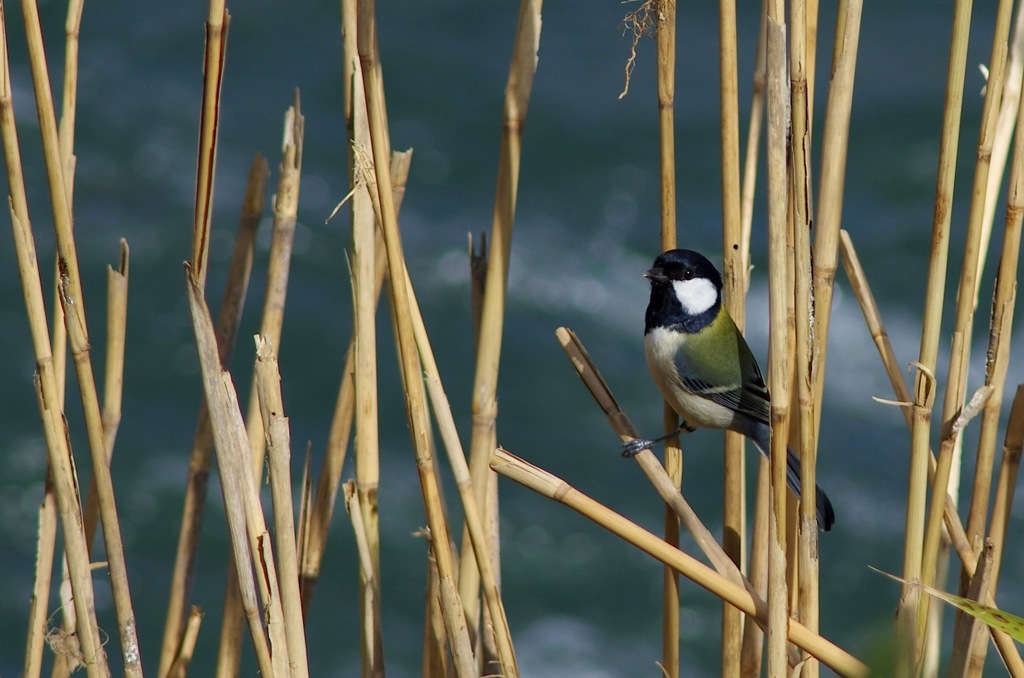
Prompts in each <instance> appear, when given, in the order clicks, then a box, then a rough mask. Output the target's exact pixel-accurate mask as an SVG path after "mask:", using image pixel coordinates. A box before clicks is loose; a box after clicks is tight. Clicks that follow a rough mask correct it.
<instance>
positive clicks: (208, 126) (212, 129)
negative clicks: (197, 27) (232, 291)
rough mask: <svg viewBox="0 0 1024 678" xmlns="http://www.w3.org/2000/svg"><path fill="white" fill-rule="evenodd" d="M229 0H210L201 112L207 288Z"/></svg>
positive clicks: (195, 225)
mask: <svg viewBox="0 0 1024 678" xmlns="http://www.w3.org/2000/svg"><path fill="white" fill-rule="evenodd" d="M225 4H226V3H225V0H210V5H209V13H208V15H207V18H206V48H205V58H204V60H203V103H202V106H201V108H200V113H199V153H198V160H197V163H198V164H197V167H196V203H195V212H194V215H193V219H192V259H191V261H192V268H193V270H194V271H195V278H196V282H198V283H199V286H200V287H205V286H206V262H207V259H208V258H209V254H210V224H211V219H212V218H213V181H214V176H215V175H216V168H217V133H218V131H219V123H220V92H221V84H222V83H223V78H224V60H225V55H226V54H227V48H228V26H229V25H230V23H231V15H230V14H228V11H227V9H225Z"/></svg>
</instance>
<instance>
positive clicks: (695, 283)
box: [672, 278, 718, 315]
mask: <svg viewBox="0 0 1024 678" xmlns="http://www.w3.org/2000/svg"><path fill="white" fill-rule="evenodd" d="M672 287H673V289H675V292H676V299H678V300H679V303H680V304H682V305H683V310H684V311H686V312H687V313H689V314H690V315H700V314H701V313H703V312H704V311H706V310H708V309H709V308H711V307H712V306H714V305H715V302H716V301H718V290H717V289H715V286H714V284H712V282H711V281H710V280H708V279H707V278H692V279H690V280H674V281H672Z"/></svg>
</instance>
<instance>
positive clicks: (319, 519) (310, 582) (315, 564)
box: [301, 76, 412, 612]
mask: <svg viewBox="0 0 1024 678" xmlns="http://www.w3.org/2000/svg"><path fill="white" fill-rule="evenodd" d="M360 77H361V76H360ZM411 162H412V151H411V150H409V151H395V152H393V153H392V154H391V181H392V191H393V193H394V199H395V209H396V210H399V209H401V206H402V198H403V197H404V195H405V183H406V181H407V179H408V177H409V167H410V164H411ZM370 197H371V200H372V198H373V194H372V192H371V195H370ZM374 248H375V249H374V256H375V261H374V276H375V278H374V295H375V296H374V298H375V300H376V302H377V303H379V301H380V293H381V290H382V289H383V286H384V276H385V274H386V273H387V252H386V251H385V249H384V240H383V238H382V236H381V234H380V229H377V233H376V235H375V243H374ZM354 361H355V336H354V335H353V336H352V337H350V338H349V345H348V350H347V351H346V352H345V362H344V367H343V368H342V373H341V382H340V384H339V386H338V397H337V399H336V401H335V406H334V415H333V417H332V418H331V428H330V431H329V432H328V434H327V449H326V452H325V454H324V460H323V463H322V465H321V467H320V476H319V478H320V480H319V482H318V483H317V488H316V497H315V499H314V500H313V505H312V510H311V512H310V517H309V532H308V536H307V538H306V539H305V540H304V542H303V549H302V573H301V576H302V605H303V609H304V610H306V611H307V612H308V610H309V604H310V602H311V601H312V597H313V593H314V591H315V589H316V581H317V579H318V578H319V576H320V566H321V564H322V562H323V554H324V550H325V548H326V545H327V537H328V528H329V527H330V524H331V517H332V516H333V515H334V504H335V501H336V499H337V496H338V488H339V487H340V484H341V471H342V468H343V467H344V465H345V456H346V452H347V450H348V447H347V446H348V439H349V434H350V433H351V431H352V423H353V420H354V416H355V362H354Z"/></svg>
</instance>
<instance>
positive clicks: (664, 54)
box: [655, 0, 683, 678]
mask: <svg viewBox="0 0 1024 678" xmlns="http://www.w3.org/2000/svg"><path fill="white" fill-rule="evenodd" d="M655 40H656V43H657V53H658V58H657V62H656V63H657V78H658V133H659V140H660V144H659V149H660V151H659V157H660V160H661V168H660V172H659V176H660V178H661V191H660V193H661V222H660V223H661V249H662V251H665V250H670V249H675V247H676V233H677V227H676V152H675V143H676V142H675V138H676V137H675V91H676V87H675V78H676V0H663V1H662V2H659V3H658V11H657V32H656V33H655ZM662 412H663V419H664V424H665V427H664V428H665V430H666V431H671V430H673V429H674V428H676V427H677V426H678V425H679V415H678V414H677V413H676V412H675V410H673V409H672V406H671V405H669V404H668V403H667V402H666V403H663V405H662ZM664 447H665V469H666V471H667V472H668V475H669V477H670V478H671V479H672V482H673V483H674V484H675V485H676V486H677V487H678V486H680V485H681V484H682V482H683V450H682V448H681V447H680V445H679V437H678V436H670V437H669V438H667V439H666V440H665V445H664ZM665 541H666V542H668V543H669V544H673V545H676V546H678V545H679V518H678V517H677V516H676V514H675V512H674V511H672V509H671V507H669V506H666V507H665ZM662 586H663V588H662V604H661V609H662V621H661V636H662V641H661V670H662V671H663V672H664V674H665V675H666V676H667V677H669V678H675V677H676V676H678V675H679V575H678V574H677V573H676V572H675V570H673V569H672V568H670V567H666V568H665V569H664V573H663V585H662Z"/></svg>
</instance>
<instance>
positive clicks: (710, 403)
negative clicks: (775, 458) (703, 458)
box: [623, 250, 835, 531]
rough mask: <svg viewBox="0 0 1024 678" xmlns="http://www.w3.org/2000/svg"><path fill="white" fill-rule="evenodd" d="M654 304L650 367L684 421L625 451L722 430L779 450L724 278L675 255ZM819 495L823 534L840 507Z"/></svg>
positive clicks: (796, 487)
mask: <svg viewBox="0 0 1024 678" xmlns="http://www.w3.org/2000/svg"><path fill="white" fill-rule="evenodd" d="M644 277H645V278H647V279H648V280H650V281H651V300H650V303H649V304H648V306H647V314H646V317H645V326H644V353H645V355H646V357H647V366H648V367H649V368H650V370H651V376H653V377H654V383H655V384H657V386H658V389H659V390H660V391H661V394H662V396H664V398H665V400H666V402H668V403H669V405H671V406H672V409H673V410H675V411H676V414H678V415H679V416H680V418H681V419H682V422H681V424H680V426H679V428H678V429H677V430H676V431H672V432H671V433H668V434H666V435H664V436H661V437H660V438H655V439H649V438H638V439H636V440H633V441H631V442H629V443H626V444H625V445H624V446H623V455H625V456H633V455H635V454H637V453H638V452H640V451H641V450H644V449H647V448H649V447H651V446H652V445H653V444H654V443H656V442H657V441H659V440H663V439H665V438H667V437H668V436H669V435H673V434H675V433H677V432H679V431H693V430H695V429H698V428H717V429H728V430H730V431H737V432H739V433H742V434H743V435H745V436H746V437H748V438H750V439H751V440H752V441H753V442H754V444H755V445H757V447H758V449H759V450H761V452H762V453H763V454H764V455H765V456H767V455H768V451H769V449H770V448H771V436H772V430H771V424H770V414H771V405H770V399H769V395H768V388H767V387H766V386H765V383H764V378H763V377H762V376H761V370H760V368H759V367H758V366H757V361H756V360H754V356H753V354H752V353H751V352H750V347H749V346H747V342H746V340H744V338H743V335H742V334H740V331H739V329H738V328H737V327H736V323H735V322H733V319H732V317H731V316H730V315H729V312H728V311H727V310H726V309H725V307H724V306H723V305H722V276H721V275H720V274H719V272H718V270H717V269H716V268H715V267H714V265H713V264H712V263H711V262H710V261H708V260H707V258H706V257H704V256H703V255H702V254H699V253H697V252H694V251H692V250H669V251H667V252H665V253H664V254H662V255H661V256H659V257H658V258H657V259H655V260H654V266H653V267H652V268H651V269H650V270H648V271H647V272H646V273H644ZM786 467H787V468H786V481H787V484H788V485H789V489H790V490H792V491H793V493H794V494H796V496H797V497H799V496H800V460H799V459H798V458H797V456H796V455H795V454H794V453H793V450H789V454H788V456H787V459H786ZM815 490H816V492H817V519H818V527H819V528H820V529H822V530H825V531H828V530H829V529H830V528H831V527H832V523H833V522H834V521H835V512H834V511H833V510H832V503H831V502H830V501H829V500H828V497H827V496H826V495H825V493H824V492H822V490H821V487H816V488H815Z"/></svg>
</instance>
